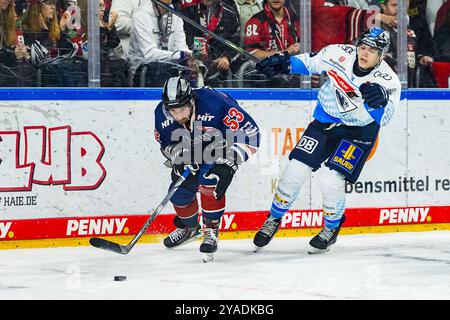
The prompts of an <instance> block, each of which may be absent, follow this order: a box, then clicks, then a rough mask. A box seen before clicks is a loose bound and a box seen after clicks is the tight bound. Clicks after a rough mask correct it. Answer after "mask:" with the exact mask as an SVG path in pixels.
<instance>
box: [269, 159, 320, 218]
mask: <svg viewBox="0 0 450 320" xmlns="http://www.w3.org/2000/svg"><path fill="white" fill-rule="evenodd" d="M310 172H311V168H310V167H309V166H307V165H306V164H304V163H303V162H300V161H298V160H295V159H292V160H290V161H289V163H288V164H287V166H286V168H285V169H284V172H283V175H282V177H281V180H280V182H279V184H278V187H277V190H276V192H275V196H274V198H273V200H272V206H271V208H270V215H271V216H272V217H273V218H275V219H279V218H281V217H283V215H284V214H285V213H286V211H288V210H289V208H290V207H291V206H292V204H293V203H294V202H295V200H296V199H297V197H298V194H299V193H300V189H301V187H302V185H303V184H304V183H305V181H306V180H307V179H308V178H309V174H310Z"/></svg>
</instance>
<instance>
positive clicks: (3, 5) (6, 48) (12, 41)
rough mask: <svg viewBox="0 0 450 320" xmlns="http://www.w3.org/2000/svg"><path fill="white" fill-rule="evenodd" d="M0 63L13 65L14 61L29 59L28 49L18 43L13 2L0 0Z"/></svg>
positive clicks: (11, 0) (21, 43)
mask: <svg viewBox="0 0 450 320" xmlns="http://www.w3.org/2000/svg"><path fill="white" fill-rule="evenodd" d="M0 9H1V11H0V49H1V51H0V62H1V63H2V64H5V65H13V64H14V63H15V62H16V60H21V59H29V58H30V55H29V53H28V52H27V49H29V48H28V47H27V46H26V45H25V44H24V43H23V42H18V39H17V34H16V18H15V12H14V1H13V0H0Z"/></svg>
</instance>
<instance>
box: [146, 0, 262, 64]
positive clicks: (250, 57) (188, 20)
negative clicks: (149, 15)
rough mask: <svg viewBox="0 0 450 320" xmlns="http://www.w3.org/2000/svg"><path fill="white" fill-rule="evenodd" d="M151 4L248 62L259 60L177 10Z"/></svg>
mask: <svg viewBox="0 0 450 320" xmlns="http://www.w3.org/2000/svg"><path fill="white" fill-rule="evenodd" d="M151 1H152V2H154V3H155V4H157V5H158V6H160V7H162V8H164V9H166V10H167V11H169V12H171V13H173V14H174V15H176V16H177V17H179V18H181V19H183V21H186V22H187V23H189V24H190V25H191V26H193V27H195V28H197V29H199V30H200V31H202V32H204V33H206V34H207V35H209V36H210V37H212V38H214V39H216V40H217V41H219V42H220V43H222V44H224V45H226V46H227V47H228V48H230V49H232V50H234V51H236V52H238V53H240V54H241V55H243V56H244V57H245V58H247V59H249V60H253V61H255V62H259V61H260V59H258V58H257V57H255V56H254V55H252V54H251V53H248V52H247V51H245V50H244V49H242V48H241V47H239V46H238V45H236V44H234V43H233V42H231V41H229V40H227V39H224V38H222V37H220V36H218V35H217V34H215V33H214V32H211V31H209V30H208V28H206V27H204V26H202V25H200V24H198V23H197V22H195V21H193V20H191V19H190V18H188V17H186V16H184V15H182V14H181V13H179V12H178V11H177V10H175V9H174V8H172V7H170V6H168V5H167V4H165V3H162V2H161V1H159V0H151Z"/></svg>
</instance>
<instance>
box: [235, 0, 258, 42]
mask: <svg viewBox="0 0 450 320" xmlns="http://www.w3.org/2000/svg"><path fill="white" fill-rule="evenodd" d="M235 1H236V5H237V9H238V12H239V20H240V23H241V45H243V41H244V36H245V31H244V30H245V24H246V23H247V21H248V20H249V19H250V18H251V17H252V16H253V15H255V14H257V13H258V12H260V11H261V10H263V8H264V6H263V0H235Z"/></svg>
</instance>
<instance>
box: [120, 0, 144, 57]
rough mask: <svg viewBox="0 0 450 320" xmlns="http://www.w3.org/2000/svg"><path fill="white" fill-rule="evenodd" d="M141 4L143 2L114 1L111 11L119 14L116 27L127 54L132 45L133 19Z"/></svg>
mask: <svg viewBox="0 0 450 320" xmlns="http://www.w3.org/2000/svg"><path fill="white" fill-rule="evenodd" d="M145 1H150V0H145ZM141 2H142V0H112V5H111V11H112V12H116V13H117V21H116V23H115V26H116V29H117V32H118V33H119V37H120V42H121V44H122V48H123V51H124V53H125V54H127V53H128V48H129V43H130V33H131V25H132V23H131V18H132V16H133V13H134V12H136V11H137V9H138V7H139V5H140V3H141Z"/></svg>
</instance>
